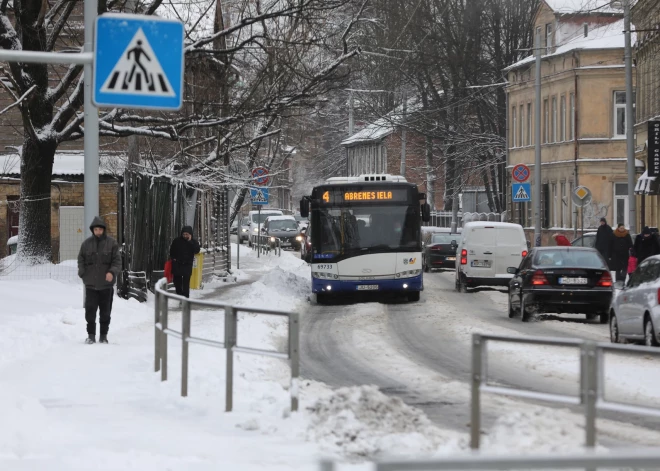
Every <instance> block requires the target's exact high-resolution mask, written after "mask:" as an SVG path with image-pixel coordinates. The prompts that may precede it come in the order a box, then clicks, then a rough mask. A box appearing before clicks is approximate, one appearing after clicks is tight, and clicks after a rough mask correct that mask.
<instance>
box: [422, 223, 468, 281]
mask: <svg viewBox="0 0 660 471" xmlns="http://www.w3.org/2000/svg"><path fill="white" fill-rule="evenodd" d="M460 238H461V235H460V234H457V233H453V234H452V233H451V232H450V230H449V229H447V230H446V231H438V232H427V233H426V234H424V240H423V241H422V250H423V252H422V267H423V268H424V271H425V272H427V273H428V272H430V271H431V270H433V269H436V268H456V247H458V240H460Z"/></svg>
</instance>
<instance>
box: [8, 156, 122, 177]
mask: <svg viewBox="0 0 660 471" xmlns="http://www.w3.org/2000/svg"><path fill="white" fill-rule="evenodd" d="M125 167H126V159H125V157H124V156H120V155H102V156H101V157H100V162H99V175H105V176H117V175H121V174H122V173H123V172H124V169H125ZM20 174H21V158H20V156H19V155H18V154H4V155H0V175H4V176H20ZM84 174H85V157H84V154H83V152H82V151H81V152H75V151H70V152H66V153H64V152H62V153H60V152H58V153H56V154H55V159H54V161H53V175H61V176H64V175H80V176H82V175H84Z"/></svg>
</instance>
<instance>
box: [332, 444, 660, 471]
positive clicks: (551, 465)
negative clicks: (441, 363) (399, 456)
mask: <svg viewBox="0 0 660 471" xmlns="http://www.w3.org/2000/svg"><path fill="white" fill-rule="evenodd" d="M598 467H600V468H609V469H612V468H619V469H620V468H624V469H631V468H632V469H640V468H646V469H648V468H652V469H658V468H659V467H660V448H651V449H641V450H634V451H631V450H625V451H618V450H617V451H614V452H602V451H599V452H595V451H590V450H587V451H585V452H583V453H573V454H566V455H557V454H552V455H521V454H516V455H482V454H478V453H471V454H469V455H467V456H453V457H452V456H448V457H445V458H442V459H437V460H416V461H384V462H379V463H374V467H373V469H374V471H439V470H446V469H451V470H491V469H507V470H511V469H580V468H583V469H584V468H586V469H596V468H598ZM320 469H321V471H335V469H336V467H335V463H334V462H333V461H329V460H323V461H321V467H320Z"/></svg>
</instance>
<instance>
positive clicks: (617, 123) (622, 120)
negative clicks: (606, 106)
mask: <svg viewBox="0 0 660 471" xmlns="http://www.w3.org/2000/svg"><path fill="white" fill-rule="evenodd" d="M634 110H635V93H634V92H633V114H634V113H635V111H634ZM614 137H626V92H614Z"/></svg>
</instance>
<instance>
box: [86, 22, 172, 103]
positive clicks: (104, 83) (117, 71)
mask: <svg viewBox="0 0 660 471" xmlns="http://www.w3.org/2000/svg"><path fill="white" fill-rule="evenodd" d="M95 36H96V37H95V52H94V87H93V88H94V94H93V101H94V104H95V105H96V106H99V107H100V106H105V107H122V108H149V109H161V110H178V109H179V108H181V104H182V102H183V68H184V60H183V55H184V49H183V37H184V29H183V23H181V22H180V21H178V20H171V19H167V18H159V17H155V16H148V15H127V14H116V13H115V14H113V13H108V14H104V15H101V16H99V17H98V18H97V20H96V34H95Z"/></svg>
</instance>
